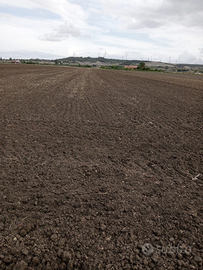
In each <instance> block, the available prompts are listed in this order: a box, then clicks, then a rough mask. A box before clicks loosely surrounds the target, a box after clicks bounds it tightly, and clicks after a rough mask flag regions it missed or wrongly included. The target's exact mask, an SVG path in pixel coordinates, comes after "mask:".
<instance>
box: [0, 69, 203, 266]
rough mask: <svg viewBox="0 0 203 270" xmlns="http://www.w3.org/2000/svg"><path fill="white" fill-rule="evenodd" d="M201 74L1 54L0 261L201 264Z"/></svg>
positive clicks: (13, 263) (11, 263) (3, 263)
mask: <svg viewBox="0 0 203 270" xmlns="http://www.w3.org/2000/svg"><path fill="white" fill-rule="evenodd" d="M202 140H203V76H201V75H199V76H198V75H177V74H169V73H164V74H163V73H152V72H150V73H147V72H127V71H109V70H99V69H85V68H68V67H44V66H32V65H0V177H1V180H0V191H1V197H0V214H1V217H0V269H14V270H19V269H20V270H25V269H50V270H54V269H92V270H97V269H129V270H130V269H156V270H157V269H163V270H165V269H203V264H202V260H203V144H202Z"/></svg>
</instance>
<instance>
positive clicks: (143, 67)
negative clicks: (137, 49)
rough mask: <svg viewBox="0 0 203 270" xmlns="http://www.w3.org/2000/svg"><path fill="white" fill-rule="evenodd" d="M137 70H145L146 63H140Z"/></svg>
mask: <svg viewBox="0 0 203 270" xmlns="http://www.w3.org/2000/svg"><path fill="white" fill-rule="evenodd" d="M137 69H139V70H145V63H144V62H141V63H139V65H138V67H137Z"/></svg>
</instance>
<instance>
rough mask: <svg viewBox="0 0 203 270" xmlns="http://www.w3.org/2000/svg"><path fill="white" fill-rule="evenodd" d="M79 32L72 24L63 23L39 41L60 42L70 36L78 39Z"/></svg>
mask: <svg viewBox="0 0 203 270" xmlns="http://www.w3.org/2000/svg"><path fill="white" fill-rule="evenodd" d="M80 35H81V32H80V31H79V30H78V29H77V28H76V27H75V26H74V25H72V24H68V23H64V24H62V25H60V26H58V27H57V28H56V29H54V31H53V32H52V33H49V34H45V35H43V36H42V37H40V39H41V40H46V41H62V40H64V39H67V38H69V37H70V36H73V37H79V36H80Z"/></svg>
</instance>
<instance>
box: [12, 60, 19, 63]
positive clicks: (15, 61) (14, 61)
mask: <svg viewBox="0 0 203 270" xmlns="http://www.w3.org/2000/svg"><path fill="white" fill-rule="evenodd" d="M11 63H12V64H20V61H19V60H12V61H11Z"/></svg>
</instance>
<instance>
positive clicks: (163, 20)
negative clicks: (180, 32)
mask: <svg viewBox="0 0 203 270" xmlns="http://www.w3.org/2000/svg"><path fill="white" fill-rule="evenodd" d="M157 3H158V2H157ZM111 12H112V13H111V14H113V15H116V16H117V17H118V18H119V16H120V19H121V20H122V18H125V19H124V21H125V23H126V27H127V28H128V29H133V28H134V29H137V28H143V27H144V28H159V27H161V26H164V25H171V24H178V25H183V26H186V27H199V28H202V27H203V6H202V0H193V1H191V0H185V1H182V0H163V1H162V2H160V4H159V5H158V4H157V5H152V4H150V2H148V4H146V6H143V7H142V6H139V4H136V3H132V4H130V3H129V5H128V6H127V7H125V8H123V9H120V10H119V12H118V14H119V15H117V14H116V12H117V10H116V9H115V10H113V9H111ZM132 19H134V20H136V22H133V23H132V21H131V20H132Z"/></svg>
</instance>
